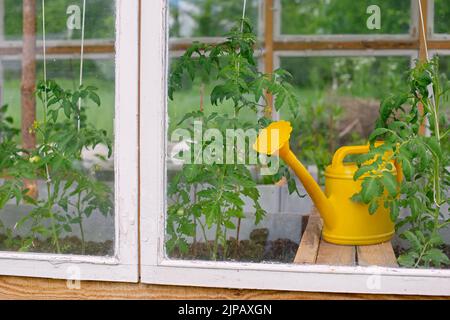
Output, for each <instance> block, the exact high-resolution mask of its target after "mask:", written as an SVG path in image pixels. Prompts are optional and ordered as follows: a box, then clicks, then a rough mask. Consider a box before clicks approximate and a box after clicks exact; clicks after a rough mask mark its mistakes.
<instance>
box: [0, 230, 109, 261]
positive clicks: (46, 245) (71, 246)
mask: <svg viewBox="0 0 450 320" xmlns="http://www.w3.org/2000/svg"><path fill="white" fill-rule="evenodd" d="M22 240H23V239H21V238H20V237H15V238H13V239H8V238H7V237H6V236H5V235H0V251H13V252H16V251H19V250H20V247H21V243H22ZM59 244H60V247H61V253H62V254H77V255H80V254H82V249H81V248H82V246H81V240H80V239H79V238H77V237H66V238H63V239H60V242H59ZM26 252H37V253H55V252H56V249H55V246H54V245H53V244H52V242H51V240H50V239H47V240H39V239H34V240H33V243H32V245H31V246H30V247H29V248H28V250H26ZM113 254H114V242H113V241H111V240H108V241H105V242H93V241H87V242H86V243H85V255H88V256H112V255H113Z"/></svg>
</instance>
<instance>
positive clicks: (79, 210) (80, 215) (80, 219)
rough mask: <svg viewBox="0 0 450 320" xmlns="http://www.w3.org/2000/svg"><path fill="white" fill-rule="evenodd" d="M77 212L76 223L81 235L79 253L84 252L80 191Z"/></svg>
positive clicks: (83, 253)
mask: <svg viewBox="0 0 450 320" xmlns="http://www.w3.org/2000/svg"><path fill="white" fill-rule="evenodd" d="M77 214H78V219H79V221H78V225H79V227H80V235H81V254H82V255H85V254H86V242H85V240H84V228H83V215H82V212H81V192H80V193H78V199H77Z"/></svg>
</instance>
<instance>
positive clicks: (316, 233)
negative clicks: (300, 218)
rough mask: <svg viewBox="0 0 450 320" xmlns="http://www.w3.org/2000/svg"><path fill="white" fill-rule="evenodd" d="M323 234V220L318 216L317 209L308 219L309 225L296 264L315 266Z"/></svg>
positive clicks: (296, 256)
mask: <svg viewBox="0 0 450 320" xmlns="http://www.w3.org/2000/svg"><path fill="white" fill-rule="evenodd" d="M321 233H322V219H321V218H320V216H319V215H318V214H317V211H316V209H314V211H313V213H312V214H311V216H310V217H309V219H308V225H307V227H306V229H305V232H304V233H303V236H302V240H301V241H300V246H299V247H298V250H297V254H296V255H295V259H294V263H297V264H315V263H316V259H317V253H318V251H319V244H320V238H321Z"/></svg>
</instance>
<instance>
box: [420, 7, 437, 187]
mask: <svg viewBox="0 0 450 320" xmlns="http://www.w3.org/2000/svg"><path fill="white" fill-rule="evenodd" d="M417 1H418V3H419V14H420V22H421V24H422V36H423V44H424V48H425V58H426V60H427V61H429V60H430V58H429V56H428V43H427V34H426V30H425V19H424V17H423V9H422V1H421V0H417ZM427 89H428V100H430V102H431V104H432V105H433V107H434V108H436V105H435V100H434V88H433V84H430V85H428V88H427ZM436 116H437V115H436ZM424 125H425V136H427V137H429V136H431V130H430V128H429V120H428V118H426V119H425V121H424ZM435 195H436V194H435Z"/></svg>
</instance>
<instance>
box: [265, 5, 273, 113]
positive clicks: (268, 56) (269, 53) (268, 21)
mask: <svg viewBox="0 0 450 320" xmlns="http://www.w3.org/2000/svg"><path fill="white" fill-rule="evenodd" d="M273 5H274V0H265V2H264V72H265V73H272V72H273V58H274V57H273V42H274V41H273V37H274V25H273V22H274V14H273V9H274V8H273ZM266 97H267V101H268V104H267V107H266V110H265V112H264V113H265V116H266V117H267V118H272V117H273V96H272V95H270V94H267V96H266Z"/></svg>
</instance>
